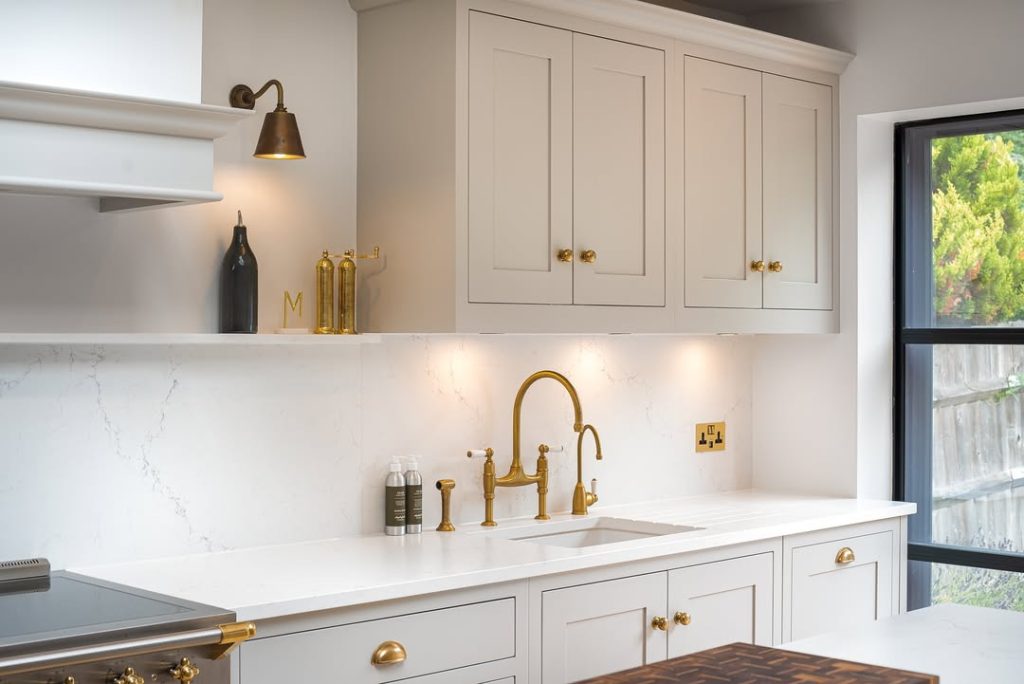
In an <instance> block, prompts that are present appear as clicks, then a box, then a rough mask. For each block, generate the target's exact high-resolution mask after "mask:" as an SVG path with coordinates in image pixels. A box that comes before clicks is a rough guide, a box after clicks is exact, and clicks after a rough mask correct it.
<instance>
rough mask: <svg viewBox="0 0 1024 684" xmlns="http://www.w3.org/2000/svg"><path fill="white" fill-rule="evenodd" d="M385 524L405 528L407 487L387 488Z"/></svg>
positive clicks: (385, 494)
mask: <svg viewBox="0 0 1024 684" xmlns="http://www.w3.org/2000/svg"><path fill="white" fill-rule="evenodd" d="M384 524H385V525H386V526H388V527H405V487H404V486H403V487H385V493H384Z"/></svg>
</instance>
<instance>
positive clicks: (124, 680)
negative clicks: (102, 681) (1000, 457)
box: [114, 667, 146, 684]
mask: <svg viewBox="0 0 1024 684" xmlns="http://www.w3.org/2000/svg"><path fill="white" fill-rule="evenodd" d="M114 684H146V680H145V679H144V678H143V677H141V676H140V675H139V674H138V673H136V672H135V668H134V667H126V668H125V669H124V673H122V674H121V676H120V677H114Z"/></svg>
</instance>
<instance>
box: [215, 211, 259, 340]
mask: <svg viewBox="0 0 1024 684" xmlns="http://www.w3.org/2000/svg"><path fill="white" fill-rule="evenodd" d="M258 280H259V278H258V269H257V266H256V255H255V254H253V253H252V248H251V247H249V241H248V239H247V238H246V230H245V225H244V224H243V223H242V212H238V225H237V226H235V232H234V235H232V237H231V244H230V245H228V251H227V253H225V254H224V263H223V264H221V267H220V331H221V332H222V333H255V332H256V328H257V325H258V314H259V311H258V308H259V288H258Z"/></svg>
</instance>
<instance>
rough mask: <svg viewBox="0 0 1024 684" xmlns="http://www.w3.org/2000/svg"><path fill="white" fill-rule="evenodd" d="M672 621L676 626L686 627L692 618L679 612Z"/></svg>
mask: <svg viewBox="0 0 1024 684" xmlns="http://www.w3.org/2000/svg"><path fill="white" fill-rule="evenodd" d="M672 619H673V621H674V622H675V623H676V624H677V625H683V626H686V625H688V624H690V623H691V622H692V621H693V618H692V617H690V614H689V613H684V612H682V611H679V612H678V613H676V615H675V617H674V618H672Z"/></svg>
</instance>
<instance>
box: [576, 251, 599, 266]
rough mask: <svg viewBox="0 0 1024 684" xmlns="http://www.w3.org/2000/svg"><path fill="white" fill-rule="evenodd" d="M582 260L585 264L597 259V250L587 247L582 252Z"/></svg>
mask: <svg viewBox="0 0 1024 684" xmlns="http://www.w3.org/2000/svg"><path fill="white" fill-rule="evenodd" d="M580 261H582V262H583V263H585V264H592V263H594V262H595V261H597V252H595V251H594V250H592V249H585V250H583V251H582V252H580Z"/></svg>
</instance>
